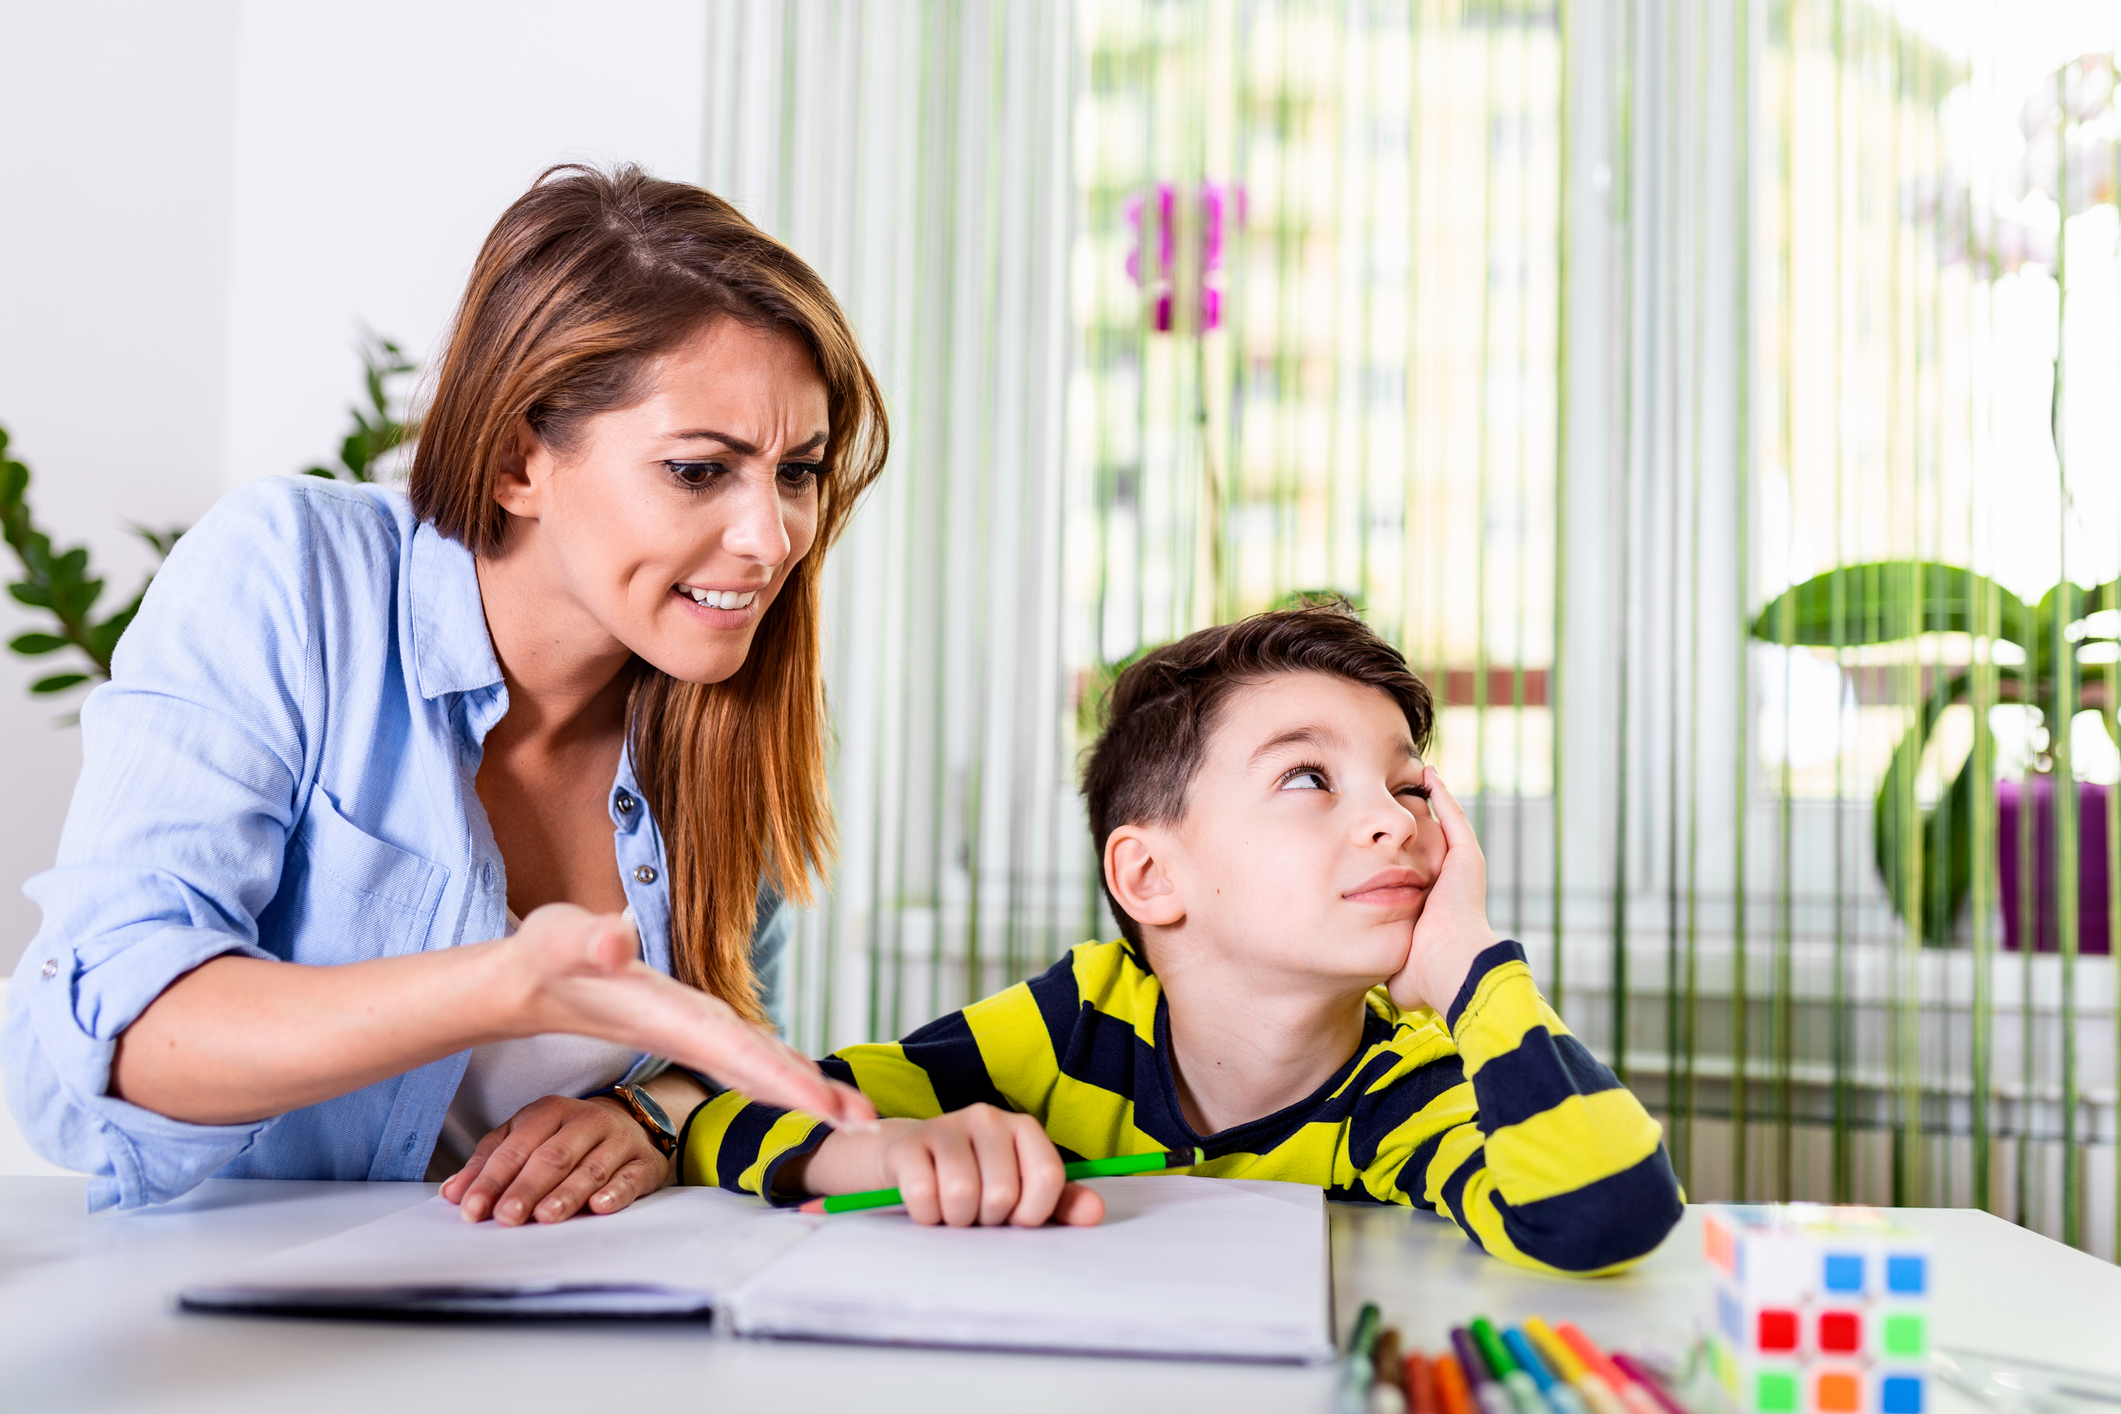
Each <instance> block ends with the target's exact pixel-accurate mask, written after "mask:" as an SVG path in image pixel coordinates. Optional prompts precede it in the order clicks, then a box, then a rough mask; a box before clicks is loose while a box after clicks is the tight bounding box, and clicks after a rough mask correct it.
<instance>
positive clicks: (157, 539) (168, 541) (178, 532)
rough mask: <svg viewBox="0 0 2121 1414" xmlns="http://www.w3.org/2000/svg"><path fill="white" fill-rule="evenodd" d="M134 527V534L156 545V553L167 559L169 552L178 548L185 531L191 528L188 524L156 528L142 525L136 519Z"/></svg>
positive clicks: (151, 544)
mask: <svg viewBox="0 0 2121 1414" xmlns="http://www.w3.org/2000/svg"><path fill="white" fill-rule="evenodd" d="M132 527H133V534H135V535H137V536H139V537H140V538H141V539H142V540H145V541H146V542H147V543H148V544H149V545H150V546H152V547H154V551H155V554H156V555H158V556H160V557H161V558H163V559H165V560H166V559H168V558H169V552H170V551H172V550H174V549H176V548H177V542H178V541H179V540H181V539H183V538H184V532H185V531H186V530H187V529H189V527H187V526H182V525H172V526H166V527H164V528H163V529H161V530H156V529H155V528H154V527H153V526H149V525H141V524H140V523H139V522H138V521H134V522H133V523H132Z"/></svg>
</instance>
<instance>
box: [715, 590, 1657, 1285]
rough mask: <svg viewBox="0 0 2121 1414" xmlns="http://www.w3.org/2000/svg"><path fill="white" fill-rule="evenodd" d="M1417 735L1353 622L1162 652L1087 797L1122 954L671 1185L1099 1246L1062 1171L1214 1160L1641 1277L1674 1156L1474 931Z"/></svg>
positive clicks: (1537, 1253) (1481, 920)
mask: <svg viewBox="0 0 2121 1414" xmlns="http://www.w3.org/2000/svg"><path fill="white" fill-rule="evenodd" d="M1431 722H1432V716H1431V706H1430V699H1429V692H1428V689H1427V688H1425V687H1424V686H1423V685H1422V683H1421V682H1420V680H1419V679H1417V678H1416V677H1414V675H1413V674H1412V673H1410V672H1409V671H1408V670H1407V667H1406V662H1405V660H1404V659H1402V658H1401V657H1400V655H1399V653H1398V652H1397V651H1396V650H1394V649H1393V648H1392V647H1391V646H1390V645H1388V644H1386V643H1385V642H1384V641H1383V640H1382V639H1380V638H1378V637H1377V636H1376V635H1374V634H1373V633H1371V632H1370V630H1369V629H1368V628H1367V627H1365V626H1364V625H1363V624H1362V622H1361V621H1360V620H1359V619H1357V618H1356V617H1355V616H1354V615H1353V614H1352V613H1349V612H1348V611H1346V610H1345V609H1343V608H1341V607H1337V606H1323V605H1311V606H1306V607H1301V608H1296V609H1290V610H1286V611H1282V612H1276V613H1269V614H1261V615H1259V616H1257V617H1255V618H1251V619H1247V620H1245V621H1244V622H1242V623H1238V624H1232V625H1224V626H1222V627H1218V628H1211V629H1206V630H1203V631H1202V632H1200V633H1196V634H1194V635H1192V636H1191V637H1189V638H1186V639H1184V640H1182V641H1180V642H1178V643H1175V644H1171V645H1169V646H1168V647H1164V648H1160V649H1157V650H1156V651H1154V652H1152V653H1150V654H1148V655H1147V656H1146V657H1144V658H1143V659H1142V660H1141V661H1140V662H1138V663H1136V664H1135V665H1134V666H1132V667H1130V668H1128V669H1127V670H1126V672H1124V673H1122V674H1121V675H1120V678H1119V681H1118V682H1117V683H1116V684H1115V685H1114V688H1113V692H1112V698H1111V703H1110V707H1109V710H1108V718H1107V725H1106V727H1105V731H1104V734H1103V735H1102V736H1101V737H1100V738H1099V740H1098V743H1097V746H1096V748H1095V750H1094V752H1093V754H1092V756H1091V759H1090V762H1089V766H1088V770H1087V771H1086V773H1085V780H1084V794H1085V796H1086V798H1087V802H1088V805H1089V814H1090V824H1091V830H1092V832H1093V834H1094V835H1095V836H1096V839H1097V843H1098V847H1099V850H1100V853H1101V855H1102V857H1103V863H1104V883H1105V889H1106V893H1107V896H1108V897H1109V898H1110V900H1111V902H1112V909H1113V913H1114V915H1115V916H1116V917H1117V918H1118V919H1119V920H1120V924H1121V931H1122V932H1123V933H1124V934H1125V938H1124V939H1123V940H1122V941H1118V942H1110V943H1084V944H1082V945H1080V946H1078V947H1077V948H1075V949H1074V950H1073V952H1072V953H1071V954H1070V955H1069V956H1068V957H1066V958H1063V959H1062V960H1061V961H1060V962H1058V963H1056V964H1055V965H1054V966H1053V968H1052V969H1051V970H1049V971H1048V972H1046V973H1045V974H1044V975H1043V976H1040V977H1038V978H1035V979H1033V980H1032V981H1030V982H1027V983H1020V984H1018V985H1017V986H1014V987H1011V988H1009V989H1008V990H1006V991H1004V992H1001V993H999V994H998V995H996V996H993V997H989V998H988V999H986V1000H985V1001H982V1002H978V1003H976V1004H974V1005H972V1006H969V1007H967V1008H965V1009H964V1010H963V1011H961V1012H958V1013H956V1014H954V1015H951V1016H947V1017H944V1018H943V1019H941V1020H940V1021H936V1022H933V1023H931V1024H930V1025H928V1026H924V1027H922V1028H921V1029H920V1030H918V1031H916V1032H914V1033H913V1034H912V1035H910V1036H908V1037H907V1038H906V1039H905V1040H904V1041H903V1042H901V1043H899V1044H897V1045H864V1046H852V1047H849V1048H848V1049H846V1050H844V1051H842V1052H840V1053H839V1054H838V1055H837V1056H834V1057H832V1058H830V1059H828V1060H827V1061H826V1062H825V1063H824V1067H825V1071H826V1073H827V1074H829V1075H832V1076H834V1077H835V1078H837V1079H841V1080H845V1081H848V1082H851V1083H852V1084H855V1085H857V1086H859V1087H860V1088H861V1089H862V1091H863V1092H864V1093H865V1094H867V1095H868V1096H869V1098H870V1099H871V1100H872V1101H873V1102H875V1104H876V1107H877V1110H878V1112H879V1113H880V1114H882V1115H884V1116H887V1118H886V1119H885V1120H884V1121H883V1123H882V1125H881V1127H880V1128H879V1129H878V1130H877V1131H876V1132H873V1133H868V1134H855V1133H850V1132H833V1131H828V1130H827V1129H826V1128H825V1127H824V1126H823V1125H822V1124H821V1123H820V1122H819V1121H816V1120H814V1119H812V1118H810V1117H809V1116H807V1115H804V1114H800V1113H791V1112H788V1111H783V1110H775V1109H771V1108H768V1107H766V1106H762V1105H754V1104H750V1103H749V1102H747V1101H746V1100H745V1099H744V1098H743V1097H742V1096H740V1095H735V1094H724V1095H721V1096H719V1097H717V1098H716V1099H715V1100H714V1101H712V1102H711V1103H709V1104H707V1105H704V1106H702V1107H701V1108H700V1109H699V1110H698V1111H697V1112H696V1113H695V1115H694V1118H693V1120H692V1122H691V1124H690V1125H689V1126H688V1129H687V1133H686V1135H685V1138H684V1144H683V1160H682V1162H683V1176H684V1181H686V1182H688V1183H719V1184H721V1185H723V1186H724V1187H729V1188H735V1189H739V1190H742V1191H749V1192H764V1193H766V1194H768V1195H769V1196H772V1197H775V1198H776V1199H779V1200H782V1201H792V1200H797V1199H800V1198H801V1197H803V1196H807V1195H809V1194H825V1193H844V1192H854V1191H860V1190H864V1189H870V1188H882V1187H887V1186H896V1187H898V1188H899V1189H901V1190H902V1191H903V1193H904V1195H905V1199H906V1206H907V1209H908V1211H909V1213H910V1214H911V1215H912V1216H913V1218H914V1219H915V1220H916V1221H920V1222H928V1223H932V1222H936V1221H938V1220H941V1221H944V1222H949V1223H952V1224H957V1225H964V1224H969V1223H972V1222H982V1223H1000V1222H1014V1223H1019V1224H1025V1225H1034V1224H1038V1223H1043V1222H1046V1221H1048V1220H1050V1219H1058V1220H1059V1221H1062V1222H1096V1221H1097V1220H1098V1219H1099V1218H1100V1217H1101V1216H1102V1215H1103V1202H1102V1200H1101V1199H1100V1198H1098V1196H1097V1194H1096V1193H1095V1192H1094V1191H1092V1190H1090V1189H1088V1188H1084V1187H1081V1186H1079V1185H1073V1184H1066V1183H1064V1178H1063V1174H1062V1172H1061V1163H1062V1161H1063V1160H1062V1156H1063V1155H1065V1156H1067V1157H1069V1158H1074V1157H1084V1158H1097V1157H1103V1156H1106V1155H1111V1154H1129V1153H1139V1152H1143V1151H1147V1150H1153V1149H1187V1148H1193V1147H1195V1146H1198V1147H1200V1148H1202V1149H1204V1150H1205V1151H1206V1153H1207V1162H1206V1163H1204V1164H1202V1165H1201V1166H1199V1167H1198V1168H1196V1169H1194V1170H1193V1171H1194V1172H1195V1173H1199V1174H1205V1175H1209V1176H1214V1177H1227V1178H1240V1177H1242V1178H1270V1179H1283V1180H1288V1181H1292V1182H1300V1183H1315V1184H1319V1185H1321V1186H1323V1187H1324V1188H1325V1189H1326V1190H1327V1192H1328V1194H1329V1196H1331V1197H1334V1198H1344V1199H1357V1200H1363V1201H1370V1202H1382V1203H1405V1204H1410V1205H1416V1206H1420V1207H1424V1208H1429V1209H1432V1210H1434V1211H1436V1212H1438V1213H1443V1214H1446V1215H1448V1216H1449V1217H1450V1218H1451V1219H1452V1220H1454V1221H1455V1222H1457V1224H1458V1225H1459V1227H1460V1228H1461V1229H1463V1230H1464V1231H1465V1233H1466V1234H1467V1236H1469V1237H1470V1238H1472V1239H1473V1241H1474V1242H1476V1243H1478V1244H1479V1245H1480V1246H1481V1247H1482V1248H1484V1249H1485V1250H1487V1251H1488V1252H1491V1253H1493V1254H1494V1255H1496V1256H1498V1257H1501V1258H1503V1259H1505V1260H1507V1261H1512V1262H1516V1263H1518V1264H1521V1265H1525V1266H1532V1267H1541V1268H1546V1269H1551V1270H1560V1271H1568V1272H1580V1273H1592V1272H1602V1271H1608V1270H1611V1269H1613V1268H1615V1267H1617V1266H1620V1265H1623V1264H1625V1263H1627V1262H1630V1261H1633V1260H1634V1259H1636V1258H1638V1257H1641V1256H1642V1255H1644V1254H1645V1253H1647V1252H1648V1251H1650V1250H1651V1249H1652V1248H1653V1247H1655V1246H1656V1245H1657V1243H1658V1242H1659V1241H1660V1240H1662V1239H1663V1237H1664V1235H1665V1233H1667V1232H1668V1231H1670V1229H1671V1227H1672V1225H1673V1224H1674V1223H1675V1222H1677V1221H1678V1219H1679V1215H1680V1203H1681V1200H1680V1195H1679V1188H1678V1184H1677V1183H1676V1181H1675V1180H1674V1178H1673V1175H1672V1169H1671V1165H1670V1163H1669V1161H1668V1160H1667V1158H1666V1156H1665V1152H1664V1147H1663V1145H1662V1143H1661V1140H1660V1131H1659V1129H1658V1126H1657V1124H1656V1122H1655V1121H1654V1120H1652V1119H1651V1118H1650V1117H1649V1115H1648V1114H1647V1113H1645V1112H1644V1110H1643V1108H1642V1106H1641V1105H1640V1104H1639V1103H1638V1102H1637V1101H1636V1099H1635V1097H1634V1096H1633V1095H1631V1094H1630V1093H1629V1092H1628V1091H1627V1090H1626V1089H1624V1088H1622V1087H1621V1085H1620V1083H1619V1082H1618V1081H1617V1080H1616V1079H1615V1078H1614V1077H1613V1074H1612V1072H1611V1071H1609V1070H1607V1069H1606V1068H1605V1067H1604V1066H1602V1065H1600V1064H1599V1063H1598V1062H1597V1061H1596V1060H1594V1059H1593V1058H1592V1057H1591V1055H1590V1053H1589V1052H1588V1051H1586V1050H1585V1049H1584V1048H1583V1046H1582V1044H1581V1043H1579V1042H1578V1041H1577V1040H1576V1039H1575V1037H1573V1036H1571V1035H1570V1034H1569V1033H1568V1031H1567V1030H1566V1029H1565V1028H1564V1027H1563V1025H1562V1023H1561V1020H1560V1018H1559V1017H1557V1016H1556V1015H1555V1014H1554V1012H1553V1011H1552V1010H1550V1009H1549V1008H1548V1007H1547V1005H1546V1004H1545V1002H1544V1001H1543V1000H1542V999H1541V998H1540V996H1539V993H1538V990H1537V988H1536V987H1535V986H1534V985H1533V982H1532V976H1531V972H1530V970H1529V969H1528V968H1527V967H1526V966H1525V962H1524V953H1523V950H1522V949H1521V948H1519V947H1518V945H1517V944H1515V943H1513V942H1504V941H1501V940H1500V939H1498V938H1497V937H1496V935H1495V933H1494V932H1493V930H1492V929H1490V928H1489V926H1488V921H1487V907H1486V889H1487V878H1486V874H1487V867H1486V863H1485V861H1484V860H1483V859H1482V857H1481V853H1480V847H1479V844H1478V843H1477V841H1476V840H1475V839H1474V837H1473V832H1472V829H1471V827H1470V826H1469V825H1468V824H1467V822H1466V818H1465V815H1464V814H1463V812H1461V811H1460V809H1459V807H1458V804H1457V802H1456V801H1454V800H1453V799H1452V798H1451V796H1450V793H1449V792H1448V791H1446V790H1445V789H1444V788H1443V783H1442V781H1441V780H1440V779H1439V778H1438V776H1437V774H1436V772H1435V771H1434V770H1431V769H1428V768H1426V767H1424V765H1423V764H1422V759H1421V753H1422V751H1423V750H1424V749H1426V747H1427V746H1428V744H1429V737H1430V728H1431ZM1056 1146H1058V1149H1056Z"/></svg>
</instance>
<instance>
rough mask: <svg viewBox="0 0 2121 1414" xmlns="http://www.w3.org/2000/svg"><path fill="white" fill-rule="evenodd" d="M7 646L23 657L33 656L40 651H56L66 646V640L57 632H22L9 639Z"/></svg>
mask: <svg viewBox="0 0 2121 1414" xmlns="http://www.w3.org/2000/svg"><path fill="white" fill-rule="evenodd" d="M7 646H8V648H9V649H10V650H11V651H13V652H16V653H20V654H21V655H22V656H23V657H25V658H34V657H36V656H38V655H39V654H41V653H56V652H58V651H59V650H60V649H62V648H64V647H66V646H67V642H66V640H65V639H63V638H61V637H59V636H58V635H57V634H51V633H23V634H17V635H16V636H15V637H13V638H11V639H9V640H8V642H7Z"/></svg>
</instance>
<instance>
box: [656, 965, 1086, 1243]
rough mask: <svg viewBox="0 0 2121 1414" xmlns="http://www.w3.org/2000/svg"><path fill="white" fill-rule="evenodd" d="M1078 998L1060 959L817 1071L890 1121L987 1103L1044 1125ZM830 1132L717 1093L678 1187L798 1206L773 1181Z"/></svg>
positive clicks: (698, 1114)
mask: <svg viewBox="0 0 2121 1414" xmlns="http://www.w3.org/2000/svg"><path fill="white" fill-rule="evenodd" d="M1076 991H1077V989H1076V982H1075V976H1074V971H1073V961H1072V959H1071V958H1062V959H1061V960H1060V961H1059V962H1058V963H1056V964H1054V966H1053V968H1052V969H1051V970H1050V971H1048V972H1047V973H1046V974H1045V975H1044V976H1041V977H1036V978H1033V979H1032V980H1031V981H1030V982H1020V983H1018V984H1017V985H1016V986H1014V987H1009V988H1006V989H1005V990H1003V991H1001V992H998V993H996V994H995V995H994V996H991V997H989V998H987V999H986V1000H985V1001H981V1002H977V1003H975V1004H973V1005H972V1006H969V1007H967V1008H965V1009H964V1010H963V1011H956V1012H952V1013H950V1015H948V1016H945V1017H942V1018H940V1019H939V1020H936V1021H931V1022H929V1023H928V1024H927V1025H926V1026H923V1027H921V1028H920V1029H919V1030H918V1031H915V1032H913V1033H912V1034H911V1035H909V1036H907V1037H906V1039H904V1040H903V1041H898V1042H894V1043H890V1044H882V1045H863V1046H849V1047H847V1048H846V1049H844V1050H841V1051H838V1052H835V1053H834V1054H833V1055H831V1056H829V1057H827V1058H826V1059H825V1060H824V1061H822V1062H820V1067H821V1068H822V1069H823V1070H824V1072H825V1073H826V1074H827V1075H829V1076H831V1077H832V1078H833V1079H834V1080H841V1081H845V1082H846V1083H847V1084H849V1085H852V1086H854V1087H855V1088H856V1089H858V1090H860V1091H861V1092H862V1093H863V1094H864V1095H867V1096H868V1097H869V1101H870V1103H871V1104H873V1105H875V1106H876V1112H877V1114H878V1115H879V1116H881V1117H883V1118H885V1119H933V1118H935V1117H936V1116H937V1115H939V1114H947V1113H949V1112H950V1111H952V1110H961V1109H964V1108H965V1107H966V1106H968V1105H978V1104H988V1105H993V1106H995V1107H996V1108H997V1109H1012V1110H1020V1111H1023V1112H1024V1113H1027V1114H1036V1115H1038V1116H1039V1117H1040V1119H1041V1120H1044V1119H1045V1117H1046V1116H1045V1108H1046V1106H1045V1104H1044V1100H1045V1099H1046V1097H1047V1095H1048V1094H1049V1092H1050V1091H1051V1089H1052V1087H1053V1083H1054V1079H1055V1077H1056V1074H1057V1072H1056V1066H1055V1053H1056V1046H1055V1037H1054V1032H1055V1029H1056V1028H1060V1029H1062V1030H1065V1028H1067V1027H1070V1026H1072V1025H1073V1024H1074V1020H1075V1013H1076V1010H1077V1005H1078V1004H1077V1001H1076ZM990 1064H991V1065H992V1066H993V1069H992V1070H990V1068H989V1067H990ZM1005 1088H1006V1093H1005ZM827 1133H829V1131H828V1130H827V1129H826V1128H825V1125H824V1123H823V1122H822V1121H820V1120H817V1119H813V1118H812V1117H811V1116H809V1115H806V1114H801V1113H795V1112H791V1111H788V1110H781V1109H776V1108H774V1107H773V1106H771V1105H760V1104H754V1103H752V1102H751V1101H749V1100H747V1099H745V1098H744V1097H743V1096H742V1095H739V1094H736V1093H734V1092H728V1093H724V1094H721V1095H717V1096H715V1097H714V1098H713V1099H712V1100H710V1101H708V1102H707V1103H706V1104H704V1105H702V1106H700V1108H699V1109H697V1110H695V1111H694V1112H693V1117H692V1119H691V1120H690V1122H688V1123H687V1125H686V1128H685V1134H684V1136H683V1139H682V1141H681V1148H682V1151H683V1154H684V1168H683V1173H682V1176H681V1181H682V1182H684V1183H689V1184H700V1185H708V1186H715V1187H721V1188H728V1189H732V1190H734V1191H736V1192H739V1193H760V1194H764V1195H765V1196H766V1197H767V1198H769V1199H771V1200H772V1201H774V1202H794V1201H797V1197H796V1195H790V1194H786V1193H777V1192H775V1190H774V1180H775V1177H776V1176H777V1175H778V1174H779V1172H780V1168H781V1165H783V1164H785V1163H787V1162H788V1161H789V1160H790V1159H793V1158H796V1157H797V1156H799V1155H802V1154H807V1153H809V1152H810V1151H811V1150H813V1149H815V1148H816V1147H817V1146H818V1145H819V1144H822V1143H823V1142H824V1141H825V1136H826V1134H827Z"/></svg>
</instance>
